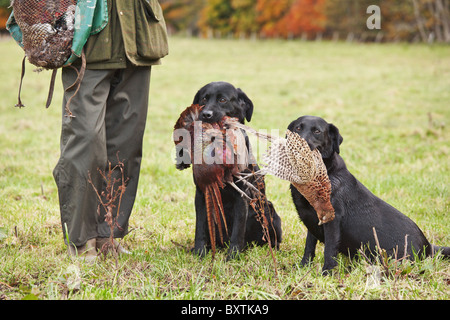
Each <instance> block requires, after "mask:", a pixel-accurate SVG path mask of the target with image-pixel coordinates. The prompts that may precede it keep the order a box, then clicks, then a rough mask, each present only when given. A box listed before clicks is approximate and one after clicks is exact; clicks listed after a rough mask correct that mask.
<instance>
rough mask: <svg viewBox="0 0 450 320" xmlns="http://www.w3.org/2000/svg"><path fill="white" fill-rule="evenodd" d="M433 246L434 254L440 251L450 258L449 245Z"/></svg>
mask: <svg viewBox="0 0 450 320" xmlns="http://www.w3.org/2000/svg"><path fill="white" fill-rule="evenodd" d="M432 246H433V253H434V254H436V253H437V252H440V253H441V254H442V255H443V256H444V257H445V258H447V259H450V247H439V246H435V245H434V244H433V245H432Z"/></svg>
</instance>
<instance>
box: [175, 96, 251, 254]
mask: <svg viewBox="0 0 450 320" xmlns="http://www.w3.org/2000/svg"><path fill="white" fill-rule="evenodd" d="M201 109H202V106H199V105H197V104H196V105H191V106H190V107H188V108H187V109H185V110H184V111H183V112H182V113H181V114H180V117H179V119H178V120H177V122H176V124H175V126H174V130H178V129H185V130H187V132H188V133H189V135H188V137H189V138H190V141H189V142H187V141H184V142H183V143H184V144H185V145H186V144H188V150H184V151H187V152H190V160H191V164H192V170H193V175H194V181H195V183H196V185H197V186H198V187H199V188H200V189H201V191H202V192H203V194H204V195H205V202H206V212H207V221H208V230H209V235H210V240H211V252H212V256H213V258H214V256H215V252H216V242H215V240H216V226H217V229H218V231H219V238H220V241H221V243H223V228H222V222H223V227H224V229H225V232H226V233H227V234H228V227H227V223H226V219H225V213H224V208H223V203H222V197H221V193H220V189H222V188H224V185H225V184H226V183H229V184H231V185H233V186H234V187H235V185H234V182H233V176H234V175H237V174H238V173H239V171H240V170H242V166H244V167H246V164H245V158H244V161H242V159H240V161H238V159H237V157H238V155H239V154H240V155H241V156H242V155H244V157H245V154H246V152H247V149H244V148H241V146H242V145H244V146H245V138H244V136H243V133H242V131H241V130H240V129H228V128H226V127H225V123H233V122H234V121H237V119H236V120H235V119H232V118H229V117H224V118H223V119H222V120H221V121H219V122H218V123H207V122H201V121H198V119H199V114H200V111H201ZM183 136H186V135H183ZM174 141H175V138H174ZM181 142H182V141H175V145H177V144H179V143H181ZM184 151H183V152H184Z"/></svg>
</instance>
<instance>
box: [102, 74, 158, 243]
mask: <svg viewBox="0 0 450 320" xmlns="http://www.w3.org/2000/svg"><path fill="white" fill-rule="evenodd" d="M150 73H151V68H150V67H128V68H127V69H123V70H117V71H116V72H115V74H114V78H113V80H112V81H111V91H110V94H109V97H108V100H107V106H106V116H105V123H106V147H107V154H108V161H110V162H111V167H112V168H113V167H114V166H115V165H117V164H118V160H119V161H121V162H123V164H124V179H125V180H126V189H125V193H124V194H123V197H122V199H121V203H120V212H119V215H118V216H117V222H118V225H119V226H120V227H116V228H115V229H114V238H123V237H124V236H125V235H126V234H127V233H128V220H129V218H130V215H131V211H132V209H133V204H134V201H135V198H136V192H137V186H138V181H139V172H140V167H141V159H142V142H143V135H144V130H145V123H146V118H147V109H148V98H149V86H150ZM105 170H107V168H106V169H105ZM112 176H113V177H115V178H116V179H121V173H120V170H116V171H115V172H113V175H112ZM116 185H117V187H118V186H119V185H120V183H117V184H116ZM116 205H117V206H116V207H115V208H114V209H115V210H117V209H118V208H119V206H118V205H119V204H118V203H117V204H116ZM101 212H102V213H101V218H100V220H99V225H98V234H99V237H100V238H106V237H109V236H110V227H109V225H108V224H107V223H106V222H105V221H104V218H103V217H104V213H105V212H104V210H101ZM116 213H117V211H115V213H114V214H116Z"/></svg>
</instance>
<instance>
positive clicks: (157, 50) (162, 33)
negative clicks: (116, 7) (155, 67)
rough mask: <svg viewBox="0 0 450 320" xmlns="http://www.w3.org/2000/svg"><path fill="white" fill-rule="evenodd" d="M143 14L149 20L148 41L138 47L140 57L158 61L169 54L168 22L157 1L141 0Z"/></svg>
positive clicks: (146, 34)
mask: <svg viewBox="0 0 450 320" xmlns="http://www.w3.org/2000/svg"><path fill="white" fill-rule="evenodd" d="M140 3H141V12H144V13H145V18H146V20H147V30H146V31H147V32H144V34H145V36H146V38H147V39H145V41H142V42H141V43H142V45H140V46H138V48H137V51H138V55H139V56H141V57H143V58H147V59H150V60H157V59H160V58H162V57H164V56H166V55H167V54H168V53H169V45H168V39H167V29H166V22H165V21H164V16H163V11H162V9H161V6H160V5H159V3H158V1H157V0H141V1H140Z"/></svg>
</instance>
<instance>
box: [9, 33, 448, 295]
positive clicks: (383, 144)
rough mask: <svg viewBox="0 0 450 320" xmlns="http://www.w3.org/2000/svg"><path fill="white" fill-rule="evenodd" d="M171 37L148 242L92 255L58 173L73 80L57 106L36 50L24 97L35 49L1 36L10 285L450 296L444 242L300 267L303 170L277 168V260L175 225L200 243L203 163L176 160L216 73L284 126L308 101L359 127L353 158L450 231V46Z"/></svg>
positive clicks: (268, 120) (370, 179) (140, 217)
mask: <svg viewBox="0 0 450 320" xmlns="http://www.w3.org/2000/svg"><path fill="white" fill-rule="evenodd" d="M170 51H171V52H170V55H169V56H168V57H167V58H165V59H164V61H163V65H162V66H157V67H154V68H153V70H152V80H151V88H150V91H151V92H150V107H149V108H150V112H149V114H150V116H149V117H148V124H147V127H146V136H145V145H144V158H143V164H142V174H141V179H140V186H139V190H138V195H137V200H136V203H135V209H134V212H133V214H132V216H131V219H130V225H131V228H132V232H131V233H130V234H129V235H127V236H126V237H125V238H124V240H123V241H122V243H123V244H124V246H126V247H128V248H130V249H131V250H132V251H133V254H132V255H131V256H129V257H121V258H120V259H119V261H118V264H117V266H116V264H115V263H114V260H113V258H112V257H109V258H107V259H106V260H102V261H100V262H99V263H97V264H96V265H93V266H89V265H85V264H83V263H80V262H76V261H75V262H74V261H72V260H70V259H69V258H68V256H67V253H66V248H65V246H64V242H63V239H62V232H61V226H60V217H59V209H58V197H57V190H56V185H55V183H54V181H53V177H52V170H53V168H54V166H55V165H56V162H57V160H58V157H59V133H60V125H61V100H62V92H61V90H62V89H61V84H60V81H59V80H58V81H57V86H56V89H55V94H54V98H53V104H52V106H51V107H50V108H49V109H45V107H44V105H45V100H46V97H47V92H48V84H49V79H50V72H41V73H40V74H37V73H34V72H32V69H33V66H31V65H29V64H27V73H26V76H25V79H24V84H23V89H22V100H23V102H24V104H25V105H26V108H24V109H21V110H19V109H16V108H14V105H15V103H16V102H17V89H18V84H19V77H20V65H21V59H22V56H23V53H22V51H21V49H20V48H19V47H18V46H17V45H16V44H15V43H14V42H13V41H11V40H9V39H3V40H1V41H0V56H1V57H2V63H1V64H0V91H1V95H0V112H1V115H0V159H1V161H0V228H2V229H0V230H3V231H4V232H5V233H6V236H3V237H2V236H1V233H0V237H1V239H0V299H22V298H24V297H38V298H39V299H449V297H450V285H449V283H450V264H449V262H448V261H445V260H442V259H440V258H439V257H437V258H433V259H431V258H429V259H426V260H424V261H417V262H415V263H404V264H401V265H397V266H395V265H391V266H390V271H389V272H388V273H387V274H385V275H384V276H383V278H382V279H381V282H380V284H379V285H378V286H375V287H374V288H371V287H370V286H368V285H367V281H368V278H369V272H368V269H367V267H368V264H367V263H365V262H358V261H349V260H348V259H347V258H345V257H339V267H338V268H337V270H336V271H335V273H334V274H333V275H332V276H329V277H322V276H321V275H320V270H321V267H322V264H323V246H322V245H320V246H318V249H317V256H316V260H315V261H314V263H313V264H312V265H311V267H310V268H302V267H299V265H298V262H299V261H300V259H301V257H302V254H303V248H304V242H305V238H306V228H305V227H304V226H303V224H302V223H301V222H300V221H299V219H298V218H297V213H296V212H295V209H294V207H293V204H292V202H291V199H290V194H289V192H288V183H287V182H285V181H281V180H277V179H276V178H274V177H270V176H269V177H267V189H268V190H267V192H268V195H269V198H270V199H271V200H272V201H273V203H274V205H275V207H276V210H277V212H278V213H279V214H280V216H281V218H282V220H283V233H284V241H283V243H282V245H281V251H280V252H277V253H276V262H277V267H276V268H275V266H274V264H273V261H272V258H271V255H270V251H269V250H268V248H254V249H251V250H248V251H247V252H245V253H244V254H243V255H242V256H241V257H240V259H238V260H235V261H230V262H225V257H226V255H225V253H223V252H220V253H219V254H218V255H217V256H216V261H215V263H214V266H213V267H211V260H210V257H207V258H206V259H204V260H199V259H197V258H196V257H193V256H192V255H191V254H189V253H186V252H185V251H184V250H183V248H180V247H179V246H177V245H175V244H174V243H173V241H174V242H177V243H180V244H182V245H183V246H186V247H190V246H192V245H193V241H194V229H195V213H194V203H193V196H194V185H193V182H192V176H191V172H190V171H183V172H180V171H177V170H176V169H175V166H174V164H173V162H172V159H173V144H172V142H171V133H172V128H173V125H174V122H175V121H176V119H177V118H178V115H179V113H180V112H181V111H182V110H183V109H184V108H185V107H187V106H188V105H190V103H191V102H192V98H193V96H194V94H195V93H196V91H197V90H198V89H199V88H200V87H201V86H203V85H204V84H206V83H208V82H210V81H216V80H224V81H229V82H231V83H233V84H235V85H236V86H238V87H241V88H242V89H243V90H244V91H245V92H246V93H247V94H248V95H249V97H250V98H251V99H252V100H253V102H254V104H255V112H254V114H253V119H252V122H251V125H252V126H253V127H255V128H260V129H269V130H270V129H278V130H280V132H283V131H284V130H285V128H286V127H287V125H288V124H289V122H290V121H292V120H294V119H296V118H297V117H299V116H301V115H306V114H309V115H317V116H321V117H324V118H325V119H326V120H327V121H329V122H332V123H334V124H335V125H336V126H337V127H338V128H339V129H340V131H341V134H342V136H343V137H344V143H343V144H342V146H341V155H342V156H343V157H344V159H345V160H346V163H347V165H348V167H349V169H350V171H352V172H353V173H354V175H355V176H356V177H357V178H358V179H360V180H361V181H362V182H363V183H364V184H365V185H366V186H367V187H368V188H369V189H370V190H372V191H373V192H374V193H375V194H376V195H378V196H380V197H381V198H383V199H384V200H386V201H387V202H389V203H390V204H392V205H394V206H395V207H397V208H398V209H399V210H401V211H402V212H404V213H405V214H406V215H408V216H409V217H411V218H412V219H413V220H414V221H415V222H416V223H417V224H418V225H419V226H420V227H421V228H422V230H423V231H424V233H425V234H426V236H427V237H428V239H429V240H430V241H431V242H433V243H434V244H437V245H447V246H449V245H450V224H449V223H448V217H449V206H450V202H449V199H450V191H449V184H448V181H449V178H450V173H449V172H450V170H449V160H448V159H449V153H450V135H449V133H450V130H449V126H450V123H449V121H450V108H449V101H450V90H449V88H450V47H448V46H426V45H405V44H383V45H375V44H365V45H362V44H361V45H360V44H352V45H349V44H346V43H328V42H322V43H314V42H308V43H305V42H299V41H295V42H287V41H276V40H273V41H239V40H201V39H181V38H171V39H170ZM430 116H431V121H430V118H429V117H430ZM73 268H75V269H76V270H78V271H79V274H78V275H77V273H74V272H73V271H70V270H73ZM77 268H78V269H77ZM74 282H75V283H77V286H75V287H74V285H73V283H74Z"/></svg>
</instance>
